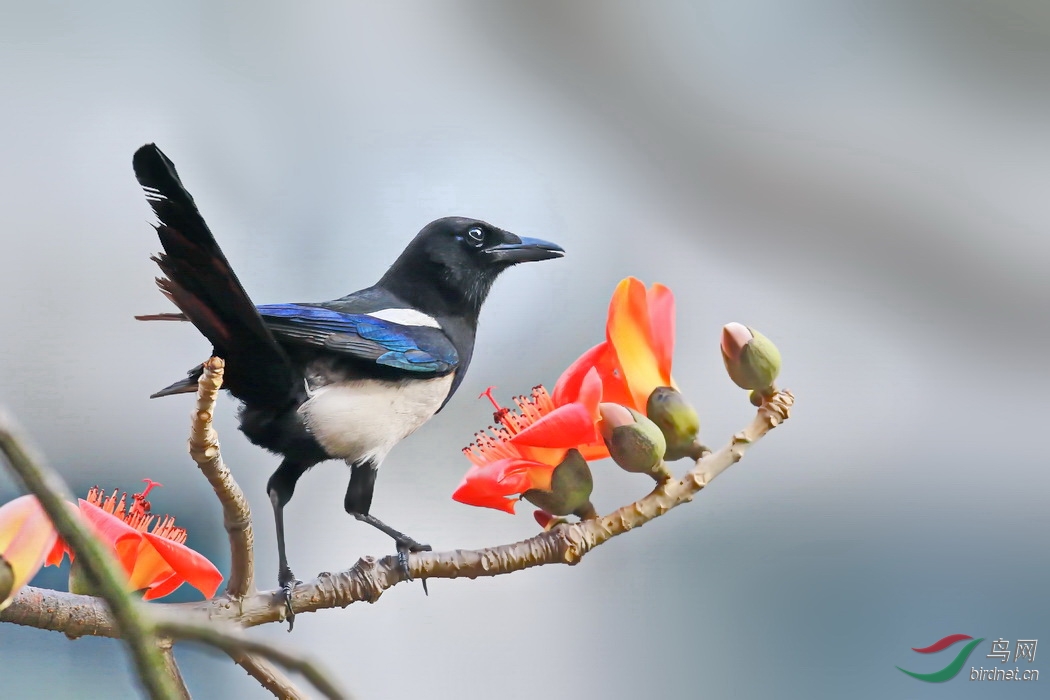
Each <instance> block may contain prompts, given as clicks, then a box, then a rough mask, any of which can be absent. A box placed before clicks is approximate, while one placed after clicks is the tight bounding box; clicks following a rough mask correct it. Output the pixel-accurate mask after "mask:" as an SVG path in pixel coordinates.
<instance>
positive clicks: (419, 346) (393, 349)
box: [257, 304, 459, 374]
mask: <svg viewBox="0 0 1050 700" xmlns="http://www.w3.org/2000/svg"><path fill="white" fill-rule="evenodd" d="M257 308H258V309H259V314H260V315H261V316H262V317H263V319H264V320H266V321H267V322H268V325H270V326H271V329H272V330H273V331H274V332H275V333H277V335H278V336H281V335H286V336H287V337H288V338H289V339H294V340H297V341H299V342H305V343H310V344H314V345H319V346H323V347H325V348H327V349H329V350H333V351H336V352H342V353H346V354H349V355H353V356H355V357H358V358H359V359H366V360H370V361H372V362H375V363H376V364H379V365H384V366H386V367H393V368H396V369H401V370H405V371H407V372H415V373H425V374H434V373H442V372H448V371H451V370H453V369H455V367H456V366H457V365H458V364H459V357H458V355H457V353H456V350H455V348H454V347H453V346H452V343H451V342H450V341H449V340H448V338H447V337H446V336H445V335H444V333H442V332H441V331H439V330H438V329H435V328H429V327H420V326H404V325H401V324H398V323H392V322H390V321H384V320H382V319H377V318H375V317H373V316H368V315H366V314H348V313H342V312H339V311H335V310H334V309H326V308H324V307H319V306H306V305H302V304H268V305H265V306H259V307H257Z"/></svg>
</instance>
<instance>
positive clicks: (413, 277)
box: [380, 216, 565, 314]
mask: <svg viewBox="0 0 1050 700" xmlns="http://www.w3.org/2000/svg"><path fill="white" fill-rule="evenodd" d="M563 255H565V251H564V250H562V248H561V247H560V246H558V245H555V244H554V243H550V242H548V241H543V240H540V239H538V238H524V237H521V236H518V235H515V234H513V233H511V232H509V231H504V230H503V229H501V228H497V227H495V226H493V225H492V224H489V223H486V222H484V221H479V220H478V219H467V218H463V217H458V216H448V217H445V218H443V219H438V220H436V221H432V222H430V223H429V224H427V225H426V226H424V227H423V230H422V231H420V232H419V233H418V234H416V237H415V238H414V239H413V240H412V242H411V243H409V244H408V247H407V248H405V250H404V252H403V253H401V256H400V257H399V258H398V259H397V261H395V262H394V264H393V265H392V266H391V267H390V270H388V271H387V273H386V275H384V276H383V279H382V280H381V281H380V284H382V285H383V286H385V287H386V288H388V289H391V291H395V292H397V293H399V294H400V295H401V296H402V297H405V298H406V300H410V301H413V302H415V303H420V302H422V301H423V300H422V299H421V298H419V297H420V295H425V296H430V297H431V298H433V297H434V295H437V297H438V298H437V299H433V300H434V301H438V299H440V301H441V303H443V304H445V303H447V304H449V305H451V307H453V308H454V307H455V306H457V305H459V304H466V305H467V307H469V308H470V309H472V310H473V311H474V313H475V314H476V313H477V311H478V310H480V308H481V304H482V303H483V302H484V301H485V297H486V296H488V293H489V290H490V289H491V288H492V283H493V282H495V281H496V277H498V276H499V273H501V272H503V271H504V270H506V269H507V268H508V267H511V266H513V265H517V264H518V263H523V262H535V261H538V260H550V259H551V258H560V257H562V256H563ZM410 297H414V298H410Z"/></svg>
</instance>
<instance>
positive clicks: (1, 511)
mask: <svg viewBox="0 0 1050 700" xmlns="http://www.w3.org/2000/svg"><path fill="white" fill-rule="evenodd" d="M57 540H58V533H57V532H55V528H54V526H53V525H52V524H51V519H50V518H48V517H47V513H45V512H44V509H43V507H41V505H40V501H38V500H37V498H36V496H20V497H18V498H16V499H14V500H13V501H9V502H7V503H5V504H4V505H2V506H0V610H3V609H4V608H6V607H7V606H8V605H10V603H11V599H12V598H14V596H15V594H16V593H18V591H19V590H20V589H21V588H22V587H23V586H25V585H26V584H27V583H29V581H30V579H32V578H33V576H35V575H36V572H37V571H39V570H40V567H41V566H43V564H44V561H45V560H47V561H48V563H50V562H51V558H52V556H54V555H55V553H56V551H57V557H58V559H59V560H61V558H62V552H61V549H57V547H56V545H55V543H56V541H57Z"/></svg>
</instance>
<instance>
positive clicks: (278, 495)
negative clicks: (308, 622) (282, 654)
mask: <svg viewBox="0 0 1050 700" xmlns="http://www.w3.org/2000/svg"><path fill="white" fill-rule="evenodd" d="M308 468H309V467H306V466H303V465H301V464H299V463H296V462H291V461H290V460H287V459H286V460H284V461H283V462H281V466H279V467H278V468H277V471H275V472H274V473H273V475H272V476H271V477H270V481H269V482H268V483H267V484H266V491H267V493H268V494H269V495H270V503H271V505H273V521H274V524H275V525H276V526H277V585H278V586H280V587H281V591H282V592H283V593H284V607H285V610H286V612H287V615H286V617H287V618H288V631H289V632H291V631H292V626H293V625H294V624H295V611H294V610H292V589H293V588H295V586H296V585H297V584H299V583H302V581H299V580H298V579H297V578H295V574H293V573H292V569H291V567H290V566H288V555H287V552H286V550H285V546H284V506H285V504H287V503H288V501H289V500H291V498H292V493H293V492H294V491H295V482H296V481H298V480H299V477H300V476H302V475H303V472H305V471H306V470H307V469H308Z"/></svg>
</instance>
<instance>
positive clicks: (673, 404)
mask: <svg viewBox="0 0 1050 700" xmlns="http://www.w3.org/2000/svg"><path fill="white" fill-rule="evenodd" d="M645 414H646V415H647V416H649V419H650V420H651V421H652V422H654V423H656V425H657V426H658V427H659V428H660V431H661V432H662V433H663V434H664V438H665V439H666V440H667V452H666V454H665V455H664V459H666V460H668V461H670V462H673V461H674V460H676V459H681V458H682V457H691V458H693V459H697V458H699V454H698V452H697V450H698V449H700V445H699V443H697V441H696V436H697V434H698V433H699V432H700V416H698V415H697V414H696V409H695V408H693V407H692V405H690V403H689V402H688V401H686V400H685V397H684V396H682V394H681V392H679V391H678V390H676V389H672V388H671V387H669V386H661V387H657V388H656V389H655V390H654V391H653V393H652V394H650V395H649V400H648V401H647V402H646V404H645Z"/></svg>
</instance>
